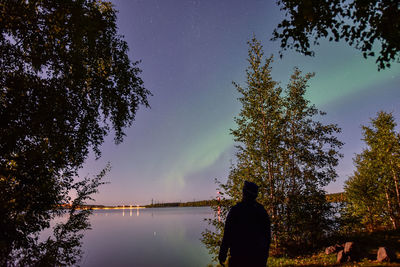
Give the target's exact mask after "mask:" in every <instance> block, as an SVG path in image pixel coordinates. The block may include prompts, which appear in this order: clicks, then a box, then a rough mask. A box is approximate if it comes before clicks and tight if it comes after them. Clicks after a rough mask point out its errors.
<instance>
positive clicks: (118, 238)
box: [80, 207, 212, 267]
mask: <svg viewBox="0 0 400 267" xmlns="http://www.w3.org/2000/svg"><path fill="white" fill-rule="evenodd" d="M211 216H212V210H211V208H210V207H180V208H149V209H139V210H136V209H132V210H130V209H125V210H95V211H93V214H92V215H91V217H90V222H91V224H92V230H89V231H86V233H85V237H84V239H83V247H82V248H83V251H84V255H83V258H82V261H81V262H80V265H81V266H97V267H99V266H140V267H145V266H202V267H205V266H207V265H208V264H210V263H211V255H209V254H208V251H207V249H206V248H205V246H204V245H203V244H202V243H201V241H200V238H201V232H202V231H204V229H205V228H206V227H207V222H205V221H204V218H211Z"/></svg>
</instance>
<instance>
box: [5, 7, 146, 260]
mask: <svg viewBox="0 0 400 267" xmlns="http://www.w3.org/2000/svg"><path fill="white" fill-rule="evenodd" d="M0 33H1V34H0V51H1V53H0V124H1V128H0V192H1V194H0V214H1V218H0V229H2V230H1V232H0V259H1V262H0V265H7V264H8V265H12V264H13V262H14V261H15V258H14V259H13V256H15V257H17V259H19V258H23V257H24V256H26V255H29V253H30V250H31V249H32V248H34V247H36V245H37V242H38V241H37V236H38V233H39V232H40V231H41V230H43V229H44V228H47V227H49V222H50V220H51V219H52V218H54V216H58V215H61V214H63V213H64V212H65V211H64V210H62V209H59V208H58V207H59V206H60V205H63V204H68V203H69V202H70V200H71V199H70V196H69V193H70V192H71V191H73V190H78V189H79V188H81V189H82V187H90V186H91V185H93V186H94V185H98V183H92V182H90V181H89V180H85V181H86V182H84V183H85V184H80V183H78V184H76V183H75V182H74V177H76V176H77V171H78V169H79V168H80V167H81V166H82V164H83V162H84V160H85V159H86V158H87V156H88V153H89V151H90V149H93V150H94V152H95V154H96V156H97V157H99V156H100V150H99V147H100V145H101V144H102V142H103V140H104V137H105V135H106V134H108V133H109V132H110V130H111V129H113V130H115V142H116V143H119V142H121V141H122V140H123V136H124V132H123V129H124V128H125V127H127V126H130V125H131V123H132V122H133V120H134V118H135V114H136V111H137V109H138V108H139V106H140V105H144V106H148V102H147V96H148V95H149V94H150V93H149V92H148V91H147V90H146V89H145V88H144V87H143V82H142V80H141V79H140V77H139V76H138V75H139V73H140V69H139V68H138V67H137V66H136V65H137V62H133V63H132V62H131V61H130V60H129V58H128V55H127V52H128V46H127V44H126V42H125V41H123V40H122V37H121V36H119V35H118V34H117V27H116V11H115V10H114V9H113V8H112V5H111V4H110V3H108V2H102V1H91V0H87V1H72V0H67V1H49V0H42V1H1V2H0ZM81 189H79V190H81ZM82 190H83V189H82ZM83 191H84V192H88V191H87V190H86V191H85V190H83ZM89 191H90V190H89ZM92 192H93V191H92ZM83 195H87V194H86V193H83ZM78 202H79V201H78ZM74 212H75V211H74ZM85 216H86V215H85V214H84V213H83V214H82V215H76V216H75V215H74V214H72V217H71V218H72V219H71V220H72V221H71V224H69V225H68V227H67V226H65V227H67V228H65V227H64V228H62V227H61V228H58V229H59V230H57V231H58V232H59V234H57V235H56V236H57V240H58V239H60V240H61V239H62V238H63V237H64V236H66V235H64V234H62V233H64V232H66V231H69V232H71V231H72V232H73V231H75V230H73V229H74V228H75V229H84V228H85V227H86V226H85V220H84V219H83V218H85ZM73 243H74V244H76V242H75V241H74V242H72V241H71V246H73ZM58 244H60V243H59V242H58V241H56V243H55V245H58ZM73 252H74V251H66V253H73ZM63 261H64V263H63V264H71V263H72V262H73V260H72V259H71V258H68V259H67V258H65V260H63ZM32 264H33V263H32ZM59 264H61V263H59Z"/></svg>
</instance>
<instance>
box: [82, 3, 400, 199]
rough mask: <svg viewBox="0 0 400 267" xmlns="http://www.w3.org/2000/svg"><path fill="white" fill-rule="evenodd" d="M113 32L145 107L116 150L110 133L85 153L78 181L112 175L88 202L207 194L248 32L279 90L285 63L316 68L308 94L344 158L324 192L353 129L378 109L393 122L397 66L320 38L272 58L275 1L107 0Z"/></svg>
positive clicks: (222, 167)
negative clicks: (97, 153)
mask: <svg viewBox="0 0 400 267" xmlns="http://www.w3.org/2000/svg"><path fill="white" fill-rule="evenodd" d="M113 3H114V4H115V8H116V9H117V10H119V13H118V27H119V31H120V33H121V34H122V35H124V36H125V37H124V38H125V40H126V41H127V42H128V45H129V47H130V54H129V56H130V58H131V59H132V60H142V62H141V64H140V67H141V68H142V70H143V73H142V78H143V80H144V82H145V87H146V88H147V89H149V90H150V91H151V92H152V93H153V94H154V96H153V97H151V98H150V99H149V100H150V105H151V109H144V108H142V109H140V110H139V113H138V115H137V119H136V121H135V123H134V124H133V126H132V127H131V128H130V129H126V134H127V136H126V137H125V140H124V142H123V143H122V144H120V145H118V146H116V145H114V143H113V141H112V136H110V137H109V138H107V139H106V142H105V143H104V145H103V146H102V153H103V154H102V158H101V159H100V160H97V161H95V160H94V159H93V158H92V157H90V158H89V159H88V160H87V162H86V164H85V166H84V168H83V169H82V170H81V172H80V173H81V174H82V175H87V174H89V175H94V174H96V173H98V172H99V171H100V170H101V168H102V167H104V166H105V164H106V162H108V161H109V162H111V165H112V170H111V172H110V173H109V174H108V175H107V177H106V180H107V181H110V182H111V183H110V184H108V185H104V186H102V187H101V188H100V193H99V194H97V195H96V196H95V198H96V200H97V201H96V202H97V203H99V204H106V205H117V204H147V203H150V202H151V199H154V200H155V201H164V202H167V201H192V200H193V199H196V200H200V199H210V198H212V197H215V193H216V185H215V183H214V179H215V178H218V179H219V180H221V181H226V178H227V174H228V172H229V166H230V161H231V160H234V154H233V152H234V149H233V145H234V143H233V140H232V137H231V136H230V135H229V128H233V127H235V125H234V123H233V117H234V116H235V115H237V114H238V112H239V109H240V104H239V102H238V101H237V99H236V98H237V97H238V94H237V92H236V91H235V88H234V87H233V86H232V81H235V82H238V83H240V84H244V81H245V68H246V67H247V61H246V59H247V44H246V42H247V41H248V40H249V39H250V38H251V37H252V35H253V34H255V35H256V37H257V38H258V39H260V40H261V41H262V43H263V45H264V52H265V54H266V55H270V54H274V55H276V57H275V62H274V63H273V65H272V68H273V78H274V79H275V80H277V81H281V82H282V84H281V85H282V86H285V85H286V82H287V80H288V79H289V77H290V75H291V73H292V71H293V67H295V66H297V67H299V68H300V69H301V70H303V71H304V72H315V73H316V76H315V77H314V78H313V79H312V81H311V83H310V88H309V91H308V94H307V96H308V98H309V99H310V100H311V101H312V103H314V104H316V105H317V107H318V108H319V109H321V110H323V111H326V112H327V115H326V116H325V117H324V121H326V122H329V123H332V122H333V123H338V124H339V126H340V127H341V128H342V130H343V133H342V134H341V135H340V136H339V138H340V139H341V140H342V141H343V142H345V145H344V147H343V149H342V153H343V154H344V155H345V156H344V158H343V159H342V160H341V162H340V165H339V166H338V167H337V172H338V174H339V178H338V179H337V181H336V182H335V183H332V184H330V185H329V186H328V187H327V188H326V190H327V191H328V192H339V191H342V190H343V184H344V181H345V180H346V179H347V177H348V176H349V175H351V173H352V171H353V162H352V158H353V156H354V154H355V153H359V152H360V151H361V148H362V146H363V144H362V141H361V140H360V139H361V128H360V125H361V124H367V123H368V122H369V118H371V117H374V116H375V114H376V113H377V112H378V111H379V110H384V111H388V112H393V114H394V116H395V118H396V119H397V122H399V121H400V105H399V103H400V88H399V84H400V64H398V63H397V64H393V65H392V67H391V68H390V69H388V70H384V71H380V72H378V71H377V66H376V65H375V62H374V59H369V60H365V59H363V57H362V55H361V53H360V52H359V51H358V50H355V49H353V48H351V47H347V45H346V44H344V43H329V42H325V41H322V42H321V45H320V46H319V47H316V48H315V51H316V57H314V58H310V57H304V56H302V55H300V54H296V53H294V52H292V51H288V52H287V53H286V54H285V56H284V58H283V59H279V57H278V56H277V55H278V51H279V43H278V42H272V41H270V38H271V36H272V31H273V29H274V27H275V26H276V25H277V24H278V23H279V22H280V20H281V19H282V13H281V12H280V10H279V8H278V7H277V6H276V5H275V3H274V1H267V0H263V1H240V0H219V1H185V0H175V1H172V0H160V1H156V0H142V1H141V0H131V1H113Z"/></svg>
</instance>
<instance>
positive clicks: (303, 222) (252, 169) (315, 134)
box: [203, 38, 342, 253]
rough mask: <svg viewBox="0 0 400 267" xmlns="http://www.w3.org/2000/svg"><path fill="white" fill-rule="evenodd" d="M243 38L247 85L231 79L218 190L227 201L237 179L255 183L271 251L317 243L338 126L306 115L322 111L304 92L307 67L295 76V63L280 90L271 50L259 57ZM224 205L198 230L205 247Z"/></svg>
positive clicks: (234, 196)
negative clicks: (231, 146)
mask: <svg viewBox="0 0 400 267" xmlns="http://www.w3.org/2000/svg"><path fill="white" fill-rule="evenodd" d="M249 46H250V48H249V58H248V61H249V67H248V68H247V70H246V73H247V87H245V88H243V87H241V86H240V85H238V84H235V83H234V85H235V87H236V88H237V90H238V91H239V93H240V94H241V97H240V98H239V101H240V102H241V103H242V109H241V111H240V113H239V116H237V117H236V118H235V122H236V124H237V128H236V129H234V130H232V135H233V136H234V138H235V141H236V142H237V153H236V158H237V160H236V164H235V165H233V166H232V167H231V171H230V174H229V176H228V180H227V183H226V184H219V186H220V188H221V191H222V193H223V198H224V199H230V200H232V204H235V203H236V202H238V201H240V200H241V196H242V186H243V182H244V181H245V180H249V181H252V182H254V183H256V184H257V185H259V198H258V199H257V200H258V201H259V202H260V203H261V204H262V205H264V207H265V208H266V210H267V211H268V213H269V214H270V216H271V222H272V232H273V244H272V245H273V246H274V247H275V249H276V250H277V251H278V250H282V249H283V250H285V251H296V252H300V250H299V248H306V249H309V248H310V247H312V246H315V245H317V242H318V241H319V240H321V238H323V237H324V236H325V235H326V234H327V231H328V230H329V225H330V221H329V219H328V218H329V217H330V215H331V209H330V205H329V204H328V203H327V202H326V197H325V192H324V191H323V190H322V187H323V186H326V185H327V184H328V183H329V182H331V181H333V180H334V179H335V178H336V172H335V170H334V167H335V166H336V165H337V163H338V158H339V157H340V156H341V155H340V154H339V153H338V151H337V149H338V148H340V147H341V146H342V143H341V142H340V141H338V140H337V138H336V137H335V136H334V134H336V133H338V132H339V131H340V129H339V128H338V127H337V126H336V125H333V124H329V125H323V124H322V123H320V122H318V121H315V120H314V117H315V116H317V115H324V114H323V113H322V112H319V111H318V110H317V109H316V108H315V106H313V105H310V103H309V101H308V100H307V99H305V97H304V95H305V93H306V88H307V86H308V85H307V83H308V80H309V79H310V78H311V77H312V76H313V74H306V75H304V76H303V75H302V73H301V71H300V70H298V69H297V68H295V70H294V73H293V75H292V76H291V79H290V82H289V84H288V86H287V89H286V90H285V91H283V90H282V89H281V88H280V87H279V86H278V83H277V82H275V81H273V80H272V77H271V66H270V65H271V63H272V57H270V58H267V59H266V60H265V63H263V61H264V57H263V51H262V46H261V44H260V43H259V42H258V41H257V40H256V39H255V38H253V40H252V41H251V42H249ZM226 203H228V204H229V202H226ZM229 207H230V205H228V206H221V207H220V210H221V215H220V217H221V218H222V220H221V221H219V220H218V218H217V215H216V216H215V218H214V219H213V220H211V221H210V224H211V225H212V227H213V229H212V230H207V231H206V232H204V233H203V242H204V243H205V244H206V246H207V247H208V248H209V249H210V251H211V252H212V253H215V252H216V251H217V250H218V248H217V247H216V246H218V245H219V242H220V240H221V239H220V238H221V236H222V234H223V233H222V232H223V221H224V220H225V216H226V214H227V211H228V209H229ZM215 209H216V210H217V207H215ZM302 245H307V246H302Z"/></svg>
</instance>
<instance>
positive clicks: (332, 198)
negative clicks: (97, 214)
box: [63, 193, 346, 210]
mask: <svg viewBox="0 0 400 267" xmlns="http://www.w3.org/2000/svg"><path fill="white" fill-rule="evenodd" d="M326 199H327V201H328V202H344V201H346V199H345V196H344V193H332V194H327V195H326ZM221 201H228V200H221ZM216 205H218V200H216V199H211V200H199V201H189V202H166V203H153V204H149V205H119V206H105V205H85V206H81V207H79V209H93V210H122V209H145V208H171V207H209V206H216ZM63 207H66V208H69V206H67V205H64V206H63Z"/></svg>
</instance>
